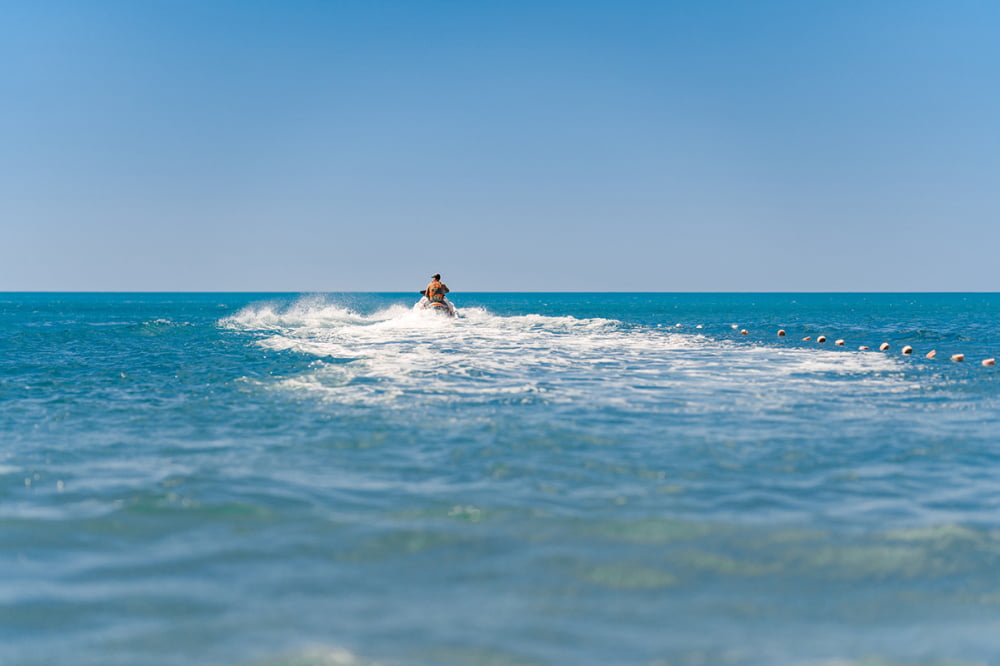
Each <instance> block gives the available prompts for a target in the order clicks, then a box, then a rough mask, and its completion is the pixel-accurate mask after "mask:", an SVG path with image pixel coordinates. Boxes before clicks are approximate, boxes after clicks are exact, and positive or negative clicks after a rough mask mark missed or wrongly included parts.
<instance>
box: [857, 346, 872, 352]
mask: <svg viewBox="0 0 1000 666" xmlns="http://www.w3.org/2000/svg"><path fill="white" fill-rule="evenodd" d="M869 349H871V347H869V346H868V345H861V346H860V347H858V351H868V350H869Z"/></svg>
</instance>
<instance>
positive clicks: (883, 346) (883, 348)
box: [878, 342, 889, 351]
mask: <svg viewBox="0 0 1000 666" xmlns="http://www.w3.org/2000/svg"><path fill="white" fill-rule="evenodd" d="M878 350H879V351H889V343H888V342H883V343H882V344H880V345H879V346H878Z"/></svg>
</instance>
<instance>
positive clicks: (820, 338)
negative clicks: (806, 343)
mask: <svg viewBox="0 0 1000 666" xmlns="http://www.w3.org/2000/svg"><path fill="white" fill-rule="evenodd" d="M816 342H826V336H825V335H821V336H819V337H818V338H816Z"/></svg>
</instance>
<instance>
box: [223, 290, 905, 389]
mask: <svg viewBox="0 0 1000 666" xmlns="http://www.w3.org/2000/svg"><path fill="white" fill-rule="evenodd" d="M460 312H461V315H462V316H461V318H459V319H450V318H446V317H441V316H439V315H436V314H434V313H430V312H425V311H420V310H415V309H413V308H411V307H408V306H404V305H396V306H392V307H388V308H386V309H383V310H380V311H377V312H373V313H370V314H361V313H358V312H356V311H354V310H352V309H351V308H349V307H346V306H344V305H339V304H332V303H328V302H326V301H323V300H322V299H315V298H314V299H302V300H299V301H297V302H295V303H293V304H291V305H287V306H279V305H275V304H259V305H254V306H250V307H247V308H245V309H243V310H241V311H240V312H238V313H236V314H234V315H233V316H231V317H228V318H226V319H224V320H223V321H222V322H221V323H222V325H223V326H225V327H227V328H231V329H234V330H244V331H253V332H257V333H259V334H260V336H261V337H260V339H259V340H258V342H257V344H259V345H260V346H261V347H264V348H266V349H271V350H291V351H294V352H298V353H302V354H309V355H311V356H315V357H316V358H317V361H316V362H315V363H313V364H312V367H311V369H310V370H309V371H308V372H305V373H302V374H299V375H295V376H291V377H286V378H285V379H284V380H281V382H280V386H282V387H284V388H286V389H294V390H305V391H310V392H315V393H317V394H320V395H322V396H324V397H327V398H329V399H332V400H336V401H340V402H348V403H368V402H383V403H384V402H392V401H401V400H403V399H404V398H407V397H409V398H415V399H420V400H453V399H455V398H457V397H463V398H472V397H476V396H479V397H482V398H492V399H497V398H503V399H507V400H510V399H516V397H517V396H523V397H524V398H525V399H531V400H544V401H548V402H569V401H578V400H585V401H590V403H592V404H594V405H631V406H641V405H643V404H648V405H654V404H656V403H657V402H658V401H662V400H663V399H664V398H665V397H669V398H670V399H674V400H677V399H679V400H681V401H682V402H683V401H684V400H687V401H688V402H692V403H700V402H703V401H704V402H709V400H708V397H709V396H711V395H712V394H714V393H719V392H737V393H742V395H743V399H744V400H746V401H757V400H760V399H762V396H766V397H765V398H764V399H766V400H767V401H768V403H769V404H770V405H772V406H774V405H775V404H780V403H782V402H783V401H786V400H789V399H790V398H789V396H794V393H795V392H796V391H805V390H808V391H817V390H819V391H823V390H833V388H835V387H832V386H825V387H824V385H823V384H824V382H826V384H830V383H834V384H835V383H836V379H837V378H838V377H846V376H849V377H851V378H852V386H853V387H854V388H857V386H858V385H859V384H862V385H863V384H865V383H868V384H870V385H871V386H872V387H873V388H874V387H876V386H877V387H878V388H877V390H904V388H905V387H903V386H901V385H900V383H899V380H898V377H894V376H891V371H893V370H894V369H895V368H896V367H897V366H896V365H895V363H894V361H892V360H890V359H888V358H887V357H885V356H883V355H877V354H860V353H850V352H846V353H845V352H843V351H813V350H802V349H785V350H779V349H775V348H768V347H752V346H747V345H736V344H733V343H731V342H728V341H718V340H712V339H710V338H707V337H705V336H703V335H700V334H690V333H681V332H678V331H677V330H676V329H674V328H650V327H638V326H629V325H626V324H623V323H622V322H620V321H616V320H612V319H600V318H591V319H580V318H575V317H570V316H561V317H553V316H543V315H537V314H528V315H520V316H498V315H494V314H491V313H490V312H488V311H486V310H484V309H478V308H464V309H461V310H460ZM887 373H889V374H887Z"/></svg>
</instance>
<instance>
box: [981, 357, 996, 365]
mask: <svg viewBox="0 0 1000 666" xmlns="http://www.w3.org/2000/svg"><path fill="white" fill-rule="evenodd" d="M996 364H997V360H996V359H995V358H988V359H986V360H985V361H983V365H996Z"/></svg>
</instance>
